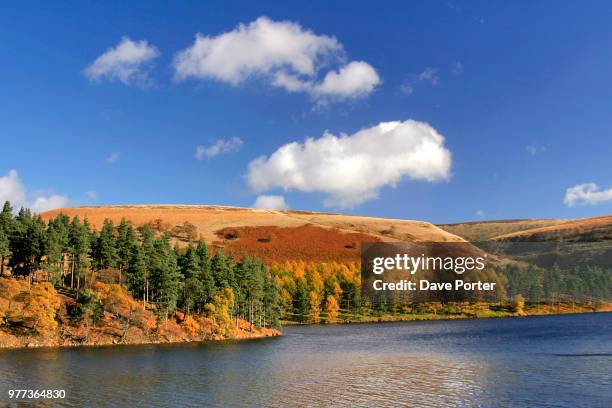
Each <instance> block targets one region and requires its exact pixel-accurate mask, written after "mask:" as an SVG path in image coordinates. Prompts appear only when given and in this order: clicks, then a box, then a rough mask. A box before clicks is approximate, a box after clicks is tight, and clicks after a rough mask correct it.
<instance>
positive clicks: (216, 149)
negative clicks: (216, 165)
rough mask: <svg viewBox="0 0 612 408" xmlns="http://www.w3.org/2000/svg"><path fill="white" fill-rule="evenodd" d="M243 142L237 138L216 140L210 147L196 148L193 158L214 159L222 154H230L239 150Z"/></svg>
mask: <svg viewBox="0 0 612 408" xmlns="http://www.w3.org/2000/svg"><path fill="white" fill-rule="evenodd" d="M242 145H243V142H242V139H240V138H239V137H232V138H231V139H217V140H216V141H215V142H214V143H213V144H211V145H210V146H208V147H206V146H196V154H195V158H196V159H198V160H202V159H204V158H208V159H209V158H211V157H215V156H217V155H219V154H223V153H232V152H236V151H238V150H240V148H241V147H242Z"/></svg>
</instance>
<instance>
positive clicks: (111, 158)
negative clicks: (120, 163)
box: [104, 152, 121, 164]
mask: <svg viewBox="0 0 612 408" xmlns="http://www.w3.org/2000/svg"><path fill="white" fill-rule="evenodd" d="M120 158H121V154H120V153H119V152H114V153H111V154H110V155H109V156H108V157H107V158H106V159H104V161H106V162H107V163H108V164H113V163H115V162H116V161H117V160H119V159H120Z"/></svg>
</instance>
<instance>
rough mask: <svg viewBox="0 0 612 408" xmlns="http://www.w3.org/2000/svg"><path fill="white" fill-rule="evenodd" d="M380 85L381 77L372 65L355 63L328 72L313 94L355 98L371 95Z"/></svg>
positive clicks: (361, 62)
mask: <svg viewBox="0 0 612 408" xmlns="http://www.w3.org/2000/svg"><path fill="white" fill-rule="evenodd" d="M379 83H380V77H379V76H378V74H377V73H376V70H374V68H372V66H370V64H368V63H367V62H363V61H353V62H351V63H349V64H347V65H345V66H343V67H342V68H340V70H338V71H337V72H336V71H330V72H328V73H327V74H326V75H325V78H323V82H322V83H320V84H319V85H316V86H315V88H314V89H313V92H315V93H316V94H318V95H323V96H330V97H339V98H354V97H359V96H361V95H367V94H369V93H371V92H372V91H373V90H374V88H375V87H376V85H378V84H379Z"/></svg>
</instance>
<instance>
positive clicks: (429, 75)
mask: <svg viewBox="0 0 612 408" xmlns="http://www.w3.org/2000/svg"><path fill="white" fill-rule="evenodd" d="M417 80H418V81H419V82H429V83H430V84H432V85H433V86H437V85H438V84H439V83H440V77H439V76H438V70H437V69H436V68H425V69H424V70H423V72H421V73H420V74H419V75H417Z"/></svg>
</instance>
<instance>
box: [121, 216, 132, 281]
mask: <svg viewBox="0 0 612 408" xmlns="http://www.w3.org/2000/svg"><path fill="white" fill-rule="evenodd" d="M135 245H136V236H135V235H134V228H132V226H131V225H129V224H128V223H127V222H126V221H125V218H121V222H120V223H119V225H118V226H117V267H118V268H119V281H120V282H121V280H122V275H121V274H122V273H123V272H124V271H125V270H126V269H127V268H128V264H129V262H130V258H131V257H132V253H133V248H134V246H135Z"/></svg>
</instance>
